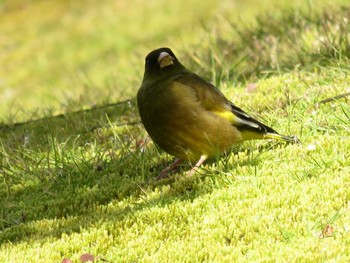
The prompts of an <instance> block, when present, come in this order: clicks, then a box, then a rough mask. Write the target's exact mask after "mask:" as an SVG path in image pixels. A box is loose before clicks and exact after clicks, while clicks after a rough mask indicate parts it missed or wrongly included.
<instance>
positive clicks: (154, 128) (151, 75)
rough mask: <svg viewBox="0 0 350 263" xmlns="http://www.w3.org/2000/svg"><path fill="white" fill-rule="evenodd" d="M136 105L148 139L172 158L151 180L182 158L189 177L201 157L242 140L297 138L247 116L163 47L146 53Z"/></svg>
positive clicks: (202, 160) (170, 168)
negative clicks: (189, 165)
mask: <svg viewBox="0 0 350 263" xmlns="http://www.w3.org/2000/svg"><path fill="white" fill-rule="evenodd" d="M137 105H138V111H139V115H140V118H141V122H142V124H143V126H144V128H145V129H146V131H147V133H148V135H149V136H150V137H151V138H152V140H153V142H155V143H156V144H157V145H158V146H159V147H160V148H161V149H162V150H164V151H165V152H167V153H168V154H170V155H172V156H174V157H176V159H175V162H174V163H173V164H172V165H170V166H169V167H167V168H165V169H164V170H162V171H161V172H160V173H159V175H158V176H157V179H162V178H165V177H167V176H168V174H169V172H170V171H172V170H173V169H174V168H175V167H176V166H177V165H179V164H180V163H181V162H182V161H186V162H189V163H191V164H194V166H193V167H192V169H191V170H190V172H189V173H188V175H189V176H191V175H193V174H194V173H195V172H196V170H197V169H198V167H200V165H201V164H202V163H203V162H204V161H205V160H207V159H208V158H213V157H217V156H220V155H222V154H224V153H228V152H230V150H231V149H232V147H233V146H234V145H236V144H238V143H240V142H242V141H246V140H253V139H276V140H281V141H286V142H291V143H295V142H298V141H299V140H298V139H297V138H296V137H295V136H294V137H290V136H285V135H281V134H279V133H278V132H276V131H275V130H274V129H272V128H270V127H268V126H267V125H265V124H262V123H261V122H259V121H258V120H256V119H254V118H252V117H251V116H249V115H248V114H247V113H246V112H245V111H243V110H242V109H240V108H238V107H237V106H236V105H234V104H233V103H232V102H231V101H229V100H228V99H227V98H226V97H225V96H224V94H223V93H222V92H221V91H220V90H219V89H218V88H216V87H215V86H214V85H212V84H211V83H209V82H208V81H206V80H205V79H203V78H201V77H200V76H198V75H197V74H195V73H193V72H191V71H189V70H188V69H186V68H185V67H184V66H183V65H182V64H181V63H180V61H179V60H178V59H177V58H176V56H175V55H174V53H173V52H172V50H171V49H170V48H168V47H162V48H158V49H155V50H153V51H151V52H150V53H149V54H148V55H147V56H146V59H145V71H144V75H143V80H142V84H141V87H140V88H139V90H138V92H137Z"/></svg>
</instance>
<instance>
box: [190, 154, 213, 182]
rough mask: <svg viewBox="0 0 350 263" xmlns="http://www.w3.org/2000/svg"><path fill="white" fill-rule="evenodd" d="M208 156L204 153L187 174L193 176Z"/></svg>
mask: <svg viewBox="0 0 350 263" xmlns="http://www.w3.org/2000/svg"><path fill="white" fill-rule="evenodd" d="M207 158H208V157H207V156H205V155H202V156H201V158H199V160H198V162H197V163H196V164H195V165H194V166H193V167H192V169H191V171H189V172H188V174H187V176H188V177H191V176H192V175H193V174H194V173H195V172H196V171H197V169H198V167H199V166H200V165H201V164H202V163H203V162H204V161H205V160H206V159H207Z"/></svg>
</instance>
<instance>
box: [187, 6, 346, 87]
mask: <svg viewBox="0 0 350 263" xmlns="http://www.w3.org/2000/svg"><path fill="white" fill-rule="evenodd" d="M349 13H350V10H349V7H346V6H344V7H341V8H339V7H337V8H334V7H329V8H326V9H324V10H323V11H315V10H313V7H309V8H306V9H286V10H282V11H279V12H278V15H276V14H275V13H268V14H264V15H260V16H258V17H257V19H256V23H255V24H254V25H250V26H243V27H242V26H240V25H239V22H237V21H236V19H234V18H232V16H231V15H230V14H229V13H228V14H226V15H225V16H224V17H222V18H220V19H219V20H220V22H221V23H220V24H218V28H217V29H216V30H215V32H217V34H213V35H212V37H210V42H209V43H210V44H209V47H210V48H201V46H202V45H203V44H199V46H198V47H195V48H191V50H189V51H188V53H187V55H188V57H191V58H192V60H193V61H194V63H195V64H197V68H198V67H199V68H198V69H197V70H200V71H201V72H202V74H204V75H206V76H207V77H208V78H210V79H213V81H215V83H220V82H221V81H227V80H230V81H232V80H238V81H245V80H247V79H249V80H250V81H251V80H252V79H256V78H262V77H266V76H269V75H271V74H278V73H283V72H288V71H289V70H292V69H294V68H305V67H306V68H308V69H311V70H312V69H313V67H314V66H316V67H319V66H322V65H327V64H329V63H331V61H332V60H333V59H336V60H342V59H344V60H345V61H346V60H347V59H348V57H349V54H350V37H349V30H350V29H349V27H348V22H349V21H348V19H349ZM222 24H224V26H222ZM204 45H207V42H204ZM192 49H194V50H195V51H196V52H195V53H192ZM345 64H347V63H346V62H345V63H344V65H345ZM207 65H210V66H209V67H208V66H207Z"/></svg>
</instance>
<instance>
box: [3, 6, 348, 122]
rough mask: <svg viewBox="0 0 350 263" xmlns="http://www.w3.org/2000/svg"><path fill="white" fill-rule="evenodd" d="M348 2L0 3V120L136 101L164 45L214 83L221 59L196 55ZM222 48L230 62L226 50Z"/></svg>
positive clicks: (12, 120) (23, 118)
mask: <svg viewBox="0 0 350 263" xmlns="http://www.w3.org/2000/svg"><path fill="white" fill-rule="evenodd" d="M346 3H347V1H342V0H337V1H327V0H322V1H311V0H310V1H302V0H300V1H288V2H287V1H278V0H269V1H250V0H244V1H243V0H236V1H232V0H231V1H229V0H210V1H203V0H192V1H187V0H173V1H158V0H147V1H146V0H134V1H126V0H104V1H93V0H80V1H76V0H75V1H69V0H0V122H5V123H10V122H16V121H23V120H27V119H30V118H36V117H41V116H43V115H45V116H46V115H52V114H58V113H62V112H67V111H74V110H78V109H83V108H90V107H91V106H93V105H99V104H104V103H111V102H117V101H122V100H125V99H129V98H133V97H134V96H135V94H136V92H137V90H138V88H139V86H140V83H141V80H142V76H143V67H144V57H145V56H146V55H147V53H148V52H149V51H151V50H153V49H155V48H158V47H161V46H168V47H170V48H172V49H173V50H174V52H176V53H175V54H177V56H178V57H179V59H181V60H182V61H184V64H185V65H188V64H190V63H192V67H191V69H192V70H195V71H197V73H202V74H206V77H207V78H209V80H214V81H215V76H214V75H215V74H217V73H215V66H216V65H217V64H220V59H215V56H213V57H214V59H212V61H211V60H210V59H209V60H208V61H211V62H212V63H211V65H208V64H206V63H204V62H203V63H201V61H200V59H199V57H200V56H196V54H197V53H198V52H199V53H200V52H203V50H204V51H205V50H207V49H213V48H212V47H213V45H212V43H213V42H215V43H217V41H218V39H220V40H225V41H226V42H225V43H226V49H225V52H226V53H228V52H230V49H229V48H227V46H228V45H227V43H229V42H230V41H233V39H234V38H235V37H236V36H237V32H236V31H235V28H234V27H236V26H237V27H240V26H242V27H250V26H252V25H254V24H255V23H257V21H256V15H257V14H258V15H259V14H260V16H265V17H274V16H278V15H281V12H280V10H283V9H290V8H294V7H298V8H304V9H305V10H307V9H310V8H312V9H313V10H317V9H320V10H321V9H324V8H325V7H327V6H332V5H340V4H346ZM277 10H279V11H277ZM282 15H283V14H282ZM217 36H220V38H219V37H217ZM248 41H249V40H248ZM215 47H216V48H217V50H216V52H215V53H216V54H220V53H222V55H223V56H222V59H224V58H225V52H224V50H222V52H221V50H220V45H216V46H215ZM231 48H232V47H231ZM227 59H230V57H228V58H227ZM186 63H187V64H186ZM211 67H213V69H212V70H210V68H211ZM208 69H209V70H208Z"/></svg>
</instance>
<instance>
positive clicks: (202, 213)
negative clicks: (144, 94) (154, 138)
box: [0, 0, 350, 262]
mask: <svg viewBox="0 0 350 263" xmlns="http://www.w3.org/2000/svg"><path fill="white" fill-rule="evenodd" d="M260 2H261V3H258V4H257V3H256V1H228V0H227V1H199V0H194V1H184V0H176V1H172V2H171V3H170V2H169V3H166V2H165V1H156V0H154V1H142V0H136V1H133V2H132V3H131V2H127V1H111V0H106V1H100V2H98V1H92V0H87V1H66V0H64V1H53V0H49V1H41V0H37V1H34V0H21V1H20V0H11V1H10V0H2V1H0V27H1V33H0V72H1V76H0V262H62V261H63V259H64V258H66V259H70V260H71V261H72V262H81V261H82V260H81V256H82V255H85V256H87V254H90V255H92V256H93V257H94V258H95V261H96V262H349V261H350V249H349V247H350V142H349V135H350V104H349V98H350V97H349V96H348V94H349V92H350V90H349V87H350V66H349V65H350V28H349V19H350V5H349V4H348V3H347V1H344V0H343V1H341V0H337V1H326V0H323V1H317V2H316V1H295V2H294V3H292V2H291V3H287V2H285V1H283V3H282V2H281V1H277V0H276V1H275V0H270V1H260ZM161 46H168V47H170V48H172V49H173V51H174V52H175V54H176V55H177V57H178V58H179V59H180V61H181V62H182V63H183V64H184V65H185V66H186V67H187V68H188V69H190V70H192V71H194V72H196V73H197V74H199V75H201V76H203V78H205V79H207V80H208V81H210V82H212V83H213V84H215V85H216V86H217V87H218V88H219V89H221V90H222V91H223V93H224V94H225V95H226V96H227V97H228V98H229V99H230V100H231V101H233V102H234V103H235V104H236V105H238V106H239V107H241V108H243V109H244V110H246V111H247V112H248V113H250V114H251V115H252V116H254V117H256V118H258V119H259V120H261V121H263V122H264V123H266V124H267V125H269V126H271V127H273V128H274V129H276V130H277V131H279V132H280V133H281V134H285V135H296V136H297V137H298V138H299V139H300V141H301V142H302V143H301V144H285V143H280V142H274V141H250V142H245V143H242V144H240V145H237V146H235V147H234V148H233V149H232V153H231V154H229V155H227V156H222V158H218V159H217V160H210V161H208V162H206V163H205V164H204V165H203V166H202V167H201V168H200V169H199V171H198V172H197V173H196V174H195V175H194V176H193V177H190V178H188V177H186V173H187V172H188V170H189V169H190V166H189V165H187V164H185V163H184V164H183V165H182V166H181V168H180V169H179V171H176V172H174V173H173V174H172V175H171V176H170V177H169V178H167V179H164V180H160V181H157V180H155V177H156V176H157V174H158V173H159V172H160V171H161V170H162V169H163V168H164V167H165V166H167V165H168V164H170V163H171V162H172V159H173V158H172V157H171V156H169V155H167V154H166V153H164V152H163V151H161V150H160V149H159V148H158V147H157V146H156V145H154V144H153V143H152V142H149V141H148V138H147V134H146V132H145V131H144V129H143V127H142V124H141V123H140V120H139V117H138V112H137V109H136V102H135V95H136V93H137V90H138V88H139V86H140V84H141V81H142V76H143V68H144V57H145V56H146V55H147V53H148V52H149V51H151V50H152V49H155V48H158V47H161Z"/></svg>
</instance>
